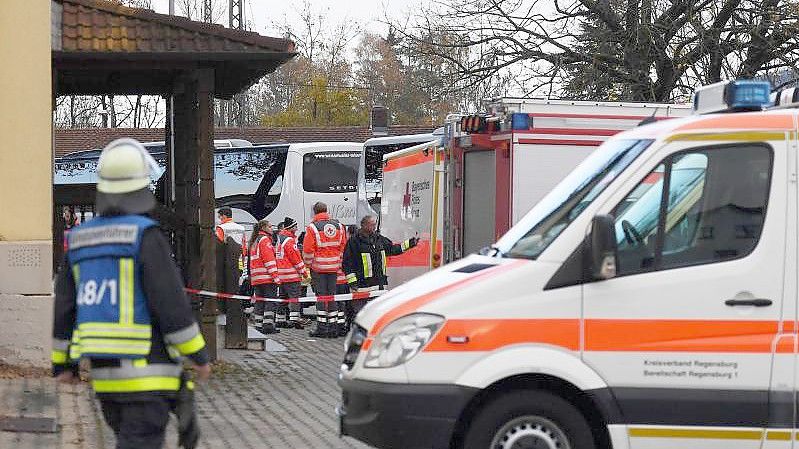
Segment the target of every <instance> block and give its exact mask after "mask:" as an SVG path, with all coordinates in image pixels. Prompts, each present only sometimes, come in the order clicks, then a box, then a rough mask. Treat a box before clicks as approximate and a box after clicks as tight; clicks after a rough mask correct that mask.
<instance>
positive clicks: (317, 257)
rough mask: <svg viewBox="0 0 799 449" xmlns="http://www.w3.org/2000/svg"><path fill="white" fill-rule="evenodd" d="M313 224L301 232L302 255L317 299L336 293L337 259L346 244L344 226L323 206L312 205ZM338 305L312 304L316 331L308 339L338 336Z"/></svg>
mask: <svg viewBox="0 0 799 449" xmlns="http://www.w3.org/2000/svg"><path fill="white" fill-rule="evenodd" d="M313 213H314V217H313V221H312V222H311V224H309V225H308V227H307V228H306V230H305V239H304V240H303V245H302V255H303V259H304V260H305V264H306V265H308V266H310V267H311V278H312V280H313V286H314V291H315V292H316V295H317V296H331V295H335V294H336V274H337V273H338V271H339V270H340V269H341V256H342V254H343V252H344V246H345V245H346V244H347V234H346V232H345V230H344V226H343V225H342V224H341V223H339V222H338V220H335V219H332V218H330V215H328V213H327V205H326V204H325V203H322V202H318V203H316V204H314V206H313ZM337 323H338V306H337V304H336V302H335V301H329V300H322V301H316V329H315V330H314V331H313V332H311V334H310V336H311V337H319V338H335V337H338V333H339V332H338V329H337Z"/></svg>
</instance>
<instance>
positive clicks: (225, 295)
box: [184, 288, 388, 302]
mask: <svg viewBox="0 0 799 449" xmlns="http://www.w3.org/2000/svg"><path fill="white" fill-rule="evenodd" d="M184 290H185V291H186V293H189V294H191V295H196V296H205V297H207V298H217V299H238V300H243V301H255V302H259V301H261V302H334V301H352V300H354V299H369V298H376V297H378V296H380V295H382V294H383V293H386V292H387V291H388V290H372V291H369V292H355V293H347V294H344V295H329V296H303V297H301V298H289V299H279V298H262V297H260V296H246V295H233V294H230V293H217V292H209V291H208V290H196V289H193V288H184Z"/></svg>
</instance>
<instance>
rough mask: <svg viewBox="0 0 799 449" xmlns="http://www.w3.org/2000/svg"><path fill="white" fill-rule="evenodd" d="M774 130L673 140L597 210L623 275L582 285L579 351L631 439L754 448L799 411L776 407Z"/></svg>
mask: <svg viewBox="0 0 799 449" xmlns="http://www.w3.org/2000/svg"><path fill="white" fill-rule="evenodd" d="M780 136H782V135H781V134H774V133H770V134H765V135H764V136H763V135H760V134H753V135H752V137H751V138H752V139H753V140H751V141H750V140H747V141H743V142H731V141H725V140H718V141H716V140H714V139H715V138H718V139H726V137H723V136H721V135H718V136H714V135H704V136H703V139H702V140H697V141H695V142H691V141H676V142H673V143H670V144H667V145H665V146H664V147H663V148H661V149H660V151H658V152H657V153H656V154H654V155H652V157H650V158H649V160H648V162H647V164H646V165H645V167H644V168H642V169H641V170H640V171H639V172H638V173H636V175H635V176H634V177H632V178H630V179H629V180H628V182H627V185H625V186H624V187H623V188H621V189H620V190H619V191H617V192H616V194H615V195H613V198H612V199H610V200H609V201H608V202H607V203H606V204H605V205H604V207H603V210H602V211H601V213H604V214H611V215H612V216H613V217H614V220H615V226H616V228H615V229H616V240H617V243H618V253H617V273H618V275H617V276H616V277H615V278H612V279H608V280H604V281H596V282H589V283H586V284H584V286H583V301H584V341H583V345H584V346H583V350H584V352H583V357H584V360H585V362H586V363H587V364H588V365H590V366H591V367H592V368H593V369H595V370H596V371H597V372H598V373H599V374H600V375H601V376H602V377H603V378H604V379H605V381H606V382H607V384H608V386H609V389H610V391H609V393H610V394H609V395H607V396H608V397H614V398H615V402H616V404H618V407H619V410H620V416H619V418H618V421H619V422H617V423H615V424H619V425H621V426H622V428H624V426H625V425H626V431H627V433H628V435H629V441H630V447H631V448H633V449H640V448H647V449H649V448H663V449H672V448H674V447H691V448H694V449H697V448H711V447H714V448H715V447H724V448H741V449H743V448H746V449H754V448H760V447H761V444H762V443H763V442H764V441H765V435H766V432H765V428H766V427H768V424H769V422H770V419H771V418H772V417H773V416H777V415H781V414H784V413H788V414H792V404H786V403H783V404H781V405H777V406H780V407H783V408H785V409H784V410H783V409H780V410H773V409H772V407H770V404H769V399H770V398H769V396H770V394H769V388H770V385H771V372H772V366H773V365H772V363H773V348H775V347H776V344H777V343H778V342H779V341H780V340H781V336H780V333H781V329H782V326H781V318H782V315H781V312H782V309H783V291H784V276H785V272H784V264H785V257H786V243H787V241H786V219H787V213H786V208H787V190H788V188H787V187H788V164H787V160H786V158H787V145H786V142H785V140H784V136H782V140H773V141H772V140H769V139H771V138H774V139H779V138H780ZM759 138H764V140H765V141H759ZM775 435H776V434H775ZM783 436H784V435H783ZM780 447H786V446H780ZM787 447H790V446H787Z"/></svg>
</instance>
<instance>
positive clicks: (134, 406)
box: [100, 397, 170, 449]
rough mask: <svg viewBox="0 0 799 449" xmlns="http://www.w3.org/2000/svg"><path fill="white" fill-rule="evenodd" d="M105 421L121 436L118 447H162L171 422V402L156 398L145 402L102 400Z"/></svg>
mask: <svg viewBox="0 0 799 449" xmlns="http://www.w3.org/2000/svg"><path fill="white" fill-rule="evenodd" d="M100 404H101V406H102V409H103V416H104V417H105V422H107V423H108V425H109V426H110V427H111V429H113V431H114V434H115V435H116V438H117V445H116V448H117V449H141V448H146V449H160V448H161V447H162V446H163V445H164V436H165V435H166V425H167V423H168V422H169V410H170V405H169V401H168V400H167V399H165V398H157V397H153V398H150V399H147V400H142V401H125V402H117V401H114V400H101V401H100Z"/></svg>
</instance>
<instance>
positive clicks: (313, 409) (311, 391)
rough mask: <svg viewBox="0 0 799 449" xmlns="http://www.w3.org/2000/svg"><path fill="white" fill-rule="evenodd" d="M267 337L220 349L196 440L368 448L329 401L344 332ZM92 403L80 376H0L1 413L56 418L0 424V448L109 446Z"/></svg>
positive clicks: (284, 447) (334, 397)
mask: <svg viewBox="0 0 799 449" xmlns="http://www.w3.org/2000/svg"><path fill="white" fill-rule="evenodd" d="M273 341H274V343H275V344H270V345H269V346H270V347H272V348H273V349H275V350H272V351H270V350H267V351H263V352H256V351H225V352H224V353H223V354H222V356H223V358H224V360H225V362H226V363H224V364H222V365H221V366H220V367H219V369H217V371H216V373H215V374H214V376H213V378H212V380H211V381H210V382H208V383H207V384H205V385H202V386H201V387H200V388H199V389H198V391H197V401H198V413H199V415H200V420H201V423H202V424H201V426H202V430H203V438H202V443H201V445H200V447H201V448H207V449H216V448H220V449H239V448H251V449H260V448H273V449H289V448H300V449H306V448H310V449H316V448H325V449H339V448H364V449H365V448H367V446H366V445H363V444H360V443H358V442H356V441H355V440H352V439H350V438H339V436H338V424H337V419H336V416H335V413H334V409H335V406H336V404H337V402H338V400H339V396H340V391H339V388H338V386H337V384H336V375H337V373H338V367H339V366H340V363H341V357H342V352H343V348H342V339H335V340H316V341H314V340H310V339H308V338H307V333H306V332H305V331H295V330H283V332H282V333H280V334H278V335H277V336H274V337H273ZM281 346H283V347H281ZM268 349H269V348H268ZM56 388H58V392H57V393H56ZM26 391H27V392H28V393H24V392H26ZM26 404H27V405H26ZM31 404H33V405H31ZM97 407H98V406H97V404H96V402H95V401H93V400H92V399H91V394H90V392H89V391H88V388H87V387H86V385H85V384H83V385H77V386H59V387H56V386H55V384H54V383H53V382H52V380H50V379H20V380H0V417H2V416H3V415H5V416H30V417H37V416H38V417H43V416H54V417H56V418H57V419H58V423H59V424H60V430H59V431H58V432H57V433H52V434H32V433H11V432H0V448H6V447H8V448H14V449H29V448H30V449H33V448H37V449H38V448H45V447H48V448H49V447H58V448H68V449H106V448H109V449H110V448H113V447H114V438H113V434H112V432H111V430H110V429H109V428H108V427H106V426H105V425H104V424H103V423H102V418H101V415H100V413H99V410H98V409H97ZM22 408H26V409H27V410H22ZM167 440H168V441H167V445H166V447H167V448H175V447H176V441H177V437H176V435H175V433H174V429H173V426H172V427H171V429H170V434H169V435H168V437H167Z"/></svg>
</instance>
